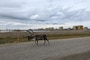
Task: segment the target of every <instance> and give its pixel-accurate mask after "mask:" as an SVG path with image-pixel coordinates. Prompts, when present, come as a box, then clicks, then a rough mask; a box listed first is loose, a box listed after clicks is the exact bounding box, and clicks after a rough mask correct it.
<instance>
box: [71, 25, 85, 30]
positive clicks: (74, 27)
mask: <svg viewBox="0 0 90 60" xmlns="http://www.w3.org/2000/svg"><path fill="white" fill-rule="evenodd" d="M73 29H74V30H83V29H84V28H83V26H82V25H78V26H73Z"/></svg>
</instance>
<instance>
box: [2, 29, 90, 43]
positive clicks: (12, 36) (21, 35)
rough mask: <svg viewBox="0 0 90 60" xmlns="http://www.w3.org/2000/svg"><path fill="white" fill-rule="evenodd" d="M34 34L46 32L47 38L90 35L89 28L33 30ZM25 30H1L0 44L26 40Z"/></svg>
mask: <svg viewBox="0 0 90 60" xmlns="http://www.w3.org/2000/svg"><path fill="white" fill-rule="evenodd" d="M35 34H47V36H48V39H49V40H52V39H64V38H75V37H85V36H90V30H55V31H48V32H35ZM28 35H29V33H27V32H1V33H0V44H3V43H16V42H26V41H28V40H27V36H28Z"/></svg>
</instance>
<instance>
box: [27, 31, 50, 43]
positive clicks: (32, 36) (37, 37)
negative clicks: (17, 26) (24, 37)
mask: <svg viewBox="0 0 90 60" xmlns="http://www.w3.org/2000/svg"><path fill="white" fill-rule="evenodd" d="M27 32H28V33H29V34H30V35H29V36H28V40H31V39H34V40H35V44H36V45H38V41H39V40H44V45H45V43H46V41H47V42H48V44H49V40H48V39H47V35H46V34H35V33H34V32H33V30H32V29H29V30H27Z"/></svg>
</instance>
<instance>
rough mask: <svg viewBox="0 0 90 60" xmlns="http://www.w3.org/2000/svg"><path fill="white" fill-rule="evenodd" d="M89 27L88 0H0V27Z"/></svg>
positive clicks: (89, 11)
mask: <svg viewBox="0 0 90 60" xmlns="http://www.w3.org/2000/svg"><path fill="white" fill-rule="evenodd" d="M73 25H84V26H85V27H89V28H90V0H0V29H29V28H45V27H55V28H58V27H60V26H64V27H65V28H68V27H73Z"/></svg>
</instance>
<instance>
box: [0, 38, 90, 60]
mask: <svg viewBox="0 0 90 60" xmlns="http://www.w3.org/2000/svg"><path fill="white" fill-rule="evenodd" d="M86 51H90V37H83V38H70V39H58V40H50V45H48V44H46V45H45V46H44V45H43V41H40V42H39V46H36V45H35V44H34V42H26V43H14V44H4V45H3V44H2V45H0V60H44V59H48V58H52V57H53V58H54V57H58V56H59V57H63V56H68V55H72V54H77V53H82V52H86Z"/></svg>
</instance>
